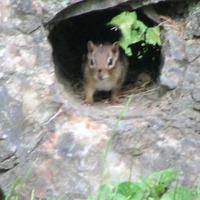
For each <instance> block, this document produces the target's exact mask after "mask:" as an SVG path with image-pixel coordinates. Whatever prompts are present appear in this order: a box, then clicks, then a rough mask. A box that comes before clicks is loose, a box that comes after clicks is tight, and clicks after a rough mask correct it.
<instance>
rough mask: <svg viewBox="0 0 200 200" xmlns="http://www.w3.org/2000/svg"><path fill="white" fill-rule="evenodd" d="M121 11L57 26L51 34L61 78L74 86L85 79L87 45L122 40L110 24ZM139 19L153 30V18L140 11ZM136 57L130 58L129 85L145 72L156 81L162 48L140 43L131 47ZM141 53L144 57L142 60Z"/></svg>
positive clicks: (90, 16) (103, 13)
mask: <svg viewBox="0 0 200 200" xmlns="http://www.w3.org/2000/svg"><path fill="white" fill-rule="evenodd" d="M120 12H121V11H120V10H119V9H109V10H104V11H100V12H91V13H87V14H84V15H80V16H76V17H72V18H69V19H66V20H64V21H62V22H60V23H59V24H57V25H55V26H54V28H53V29H52V30H51V32H50V34H49V40H50V43H51V44H52V47H53V59H54V63H55V68H56V71H57V74H58V75H59V76H62V77H65V79H66V80H68V82H70V83H71V84H72V85H73V84H75V83H77V80H82V78H83V74H82V70H81V65H82V60H83V56H84V55H85V54H86V53H87V42H88V41H89V40H92V41H93V42H94V43H107V42H109V43H113V42H115V41H118V40H119V38H120V37H121V32H120V31H119V30H117V31H116V30H115V29H112V28H111V27H109V26H106V24H107V23H108V22H109V21H110V20H111V19H112V18H113V17H114V16H116V15H117V14H119V13H120ZM137 14H138V19H139V20H141V21H143V22H144V23H145V24H146V25H147V26H149V27H152V26H154V25H156V24H155V22H154V21H152V20H151V19H149V18H148V17H147V16H146V15H145V14H143V12H142V11H141V10H138V11H137ZM131 49H132V52H133V55H132V56H131V57H129V63H130V65H129V71H128V75H127V79H126V83H127V84H128V83H133V84H134V82H135V80H136V79H137V76H138V75H139V74H140V73H142V72H145V73H147V74H148V75H149V76H150V77H151V78H152V80H154V81H156V80H157V78H158V76H159V72H160V69H159V67H160V59H161V47H160V46H153V45H145V46H144V45H143V42H138V43H135V44H132V45H131ZM138 52H140V53H142V54H143V55H144V56H143V58H142V59H138Z"/></svg>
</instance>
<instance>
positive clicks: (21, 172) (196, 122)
mask: <svg viewBox="0 0 200 200" xmlns="http://www.w3.org/2000/svg"><path fill="white" fill-rule="evenodd" d="M58 2H59V3H58ZM77 2H83V1H52V0H51V1H36V0H29V1H27V0H26V1H25V0H24V1H23V0H20V1H15V0H4V1H1V2H0V13H1V18H0V20H1V23H0V30H1V31H0V103H1V106H0V186H1V187H2V188H3V189H4V190H5V191H6V192H8V191H9V189H10V188H11V185H12V184H13V182H14V180H15V178H16V177H17V176H21V177H22V179H23V177H25V176H26V175H27V173H28V170H30V169H32V170H31V173H30V175H29V178H28V180H27V181H26V184H25V186H24V188H23V192H22V193H21V196H22V198H21V199H29V197H30V192H31V190H32V189H35V197H36V198H37V199H42V198H52V197H53V198H56V197H60V196H62V195H64V194H65V195H64V198H63V199H86V198H87V196H88V195H89V194H94V193H95V192H96V190H97V188H98V184H99V183H100V177H101V174H102V170H103V167H104V164H105V160H104V159H105V158H104V154H103V152H104V150H105V149H107V148H108V154H107V159H106V167H105V177H104V181H107V180H112V179H114V180H116V179H117V180H118V179H119V178H120V179H121V180H127V179H128V177H129V176H130V167H131V166H132V162H133V166H132V174H131V177H132V180H135V179H136V178H137V176H138V175H141V174H147V173H150V172H155V171H158V170H162V169H166V168H169V167H173V168H175V169H177V170H180V172H181V173H180V183H182V184H184V185H187V186H189V187H194V186H196V184H197V181H198V178H199V174H200V166H199V163H200V157H199V151H200V74H199V73H200V71H199V65H200V48H199V46H200V41H199V39H198V38H194V36H199V35H198V32H197V31H198V30H197V29H195V30H196V32H195V33H196V34H189V35H190V38H192V40H184V39H183V38H184V35H185V34H184V23H183V22H184V21H181V22H179V21H176V19H175V18H170V17H168V19H169V20H166V23H163V35H164V39H163V65H162V69H161V75H160V79H159V85H157V86H155V88H153V89H152V90H149V91H147V92H141V93H138V94H135V96H134V99H133V102H132V103H131V104H130V106H129V108H128V109H127V110H126V112H125V113H124V114H123V116H122V119H121V120H120V122H119V123H118V125H117V126H116V123H117V119H118V116H119V115H120V112H121V110H122V109H123V107H124V105H123V104H121V105H118V106H110V105H104V104H102V103H97V104H96V105H94V106H93V107H91V108H90V107H83V106H82V105H81V100H80V99H77V98H76V96H75V95H74V94H73V92H72V90H71V88H70V86H66V87H64V86H62V85H61V84H60V83H57V82H56V80H55V75H54V64H53V61H52V55H51V53H52V49H51V46H50V44H49V42H48V40H47V36H48V33H47V30H46V29H45V28H44V27H43V24H44V23H47V22H48V21H49V20H51V19H54V20H55V21H56V20H61V19H62V18H63V17H66V16H70V15H71V14H72V12H73V9H72V8H74V12H75V15H76V14H77V13H78V12H79V11H80V12H83V13H84V12H88V10H87V8H89V6H91V5H90V4H91V2H90V1H87V2H88V4H87V2H85V3H83V4H75V5H74V6H75V7H70V6H69V7H68V9H69V10H68V12H65V11H67V9H65V8H66V7H67V6H68V5H72V4H73V3H77ZM96 2H99V1H96ZM122 2H127V1H102V3H99V4H98V3H95V1H93V4H92V5H93V8H94V10H95V9H96V10H98V9H99V8H101V9H104V8H107V7H112V6H115V5H117V4H118V3H122ZM157 2H159V1H153V0H152V1H135V2H134V1H133V2H132V3H131V4H130V5H131V6H132V7H133V8H137V7H139V6H142V5H147V4H148V3H157ZM78 5H79V6H78ZM80 5H81V6H80ZM195 5H196V4H195V3H192V4H191V5H190V6H189V12H188V14H187V12H186V15H185V17H186V21H187V23H188V24H192V23H193V21H192V19H193V18H192V17H191V14H192V13H193V11H192V9H195V10H196V11H195V12H196V13H197V14H198V13H199V12H198V7H199V5H198V3H197V5H196V6H195ZM72 6H73V5H72ZM103 6H105V7H103ZM75 8H77V10H76V9H75ZM63 9H64V10H63ZM60 11H62V12H61V13H60V14H58V15H56V14H57V13H58V12H60ZM186 11H187V9H186ZM196 19H197V18H196ZM174 27H176V28H174ZM189 27H190V26H189V25H186V30H188V29H190V28H189ZM126 101H127V99H124V103H125V102H126ZM111 137H112V140H111V142H110V138H111ZM108 142H109V143H108ZM108 144H110V145H109V146H108Z"/></svg>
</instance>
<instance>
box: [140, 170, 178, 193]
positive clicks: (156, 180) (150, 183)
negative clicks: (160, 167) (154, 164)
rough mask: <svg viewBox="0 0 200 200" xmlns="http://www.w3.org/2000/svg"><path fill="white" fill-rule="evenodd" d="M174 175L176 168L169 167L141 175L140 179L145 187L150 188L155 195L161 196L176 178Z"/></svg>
mask: <svg viewBox="0 0 200 200" xmlns="http://www.w3.org/2000/svg"><path fill="white" fill-rule="evenodd" d="M174 176H175V171H174V169H167V170H164V171H160V172H156V173H152V174H150V175H147V176H141V177H140V179H141V180H142V183H143V184H144V187H146V188H148V189H149V190H150V192H151V193H153V195H156V196H159V195H160V194H161V193H162V192H163V191H164V190H165V189H166V188H167V187H168V186H169V184H170V183H171V182H172V181H173V180H174Z"/></svg>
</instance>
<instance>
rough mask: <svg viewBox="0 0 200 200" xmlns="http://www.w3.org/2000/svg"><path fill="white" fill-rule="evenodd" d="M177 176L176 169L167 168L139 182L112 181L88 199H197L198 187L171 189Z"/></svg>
mask: <svg viewBox="0 0 200 200" xmlns="http://www.w3.org/2000/svg"><path fill="white" fill-rule="evenodd" d="M174 178H175V171H174V170H173V169H167V170H163V171H160V172H156V173H152V174H150V175H148V176H141V177H140V181H139V182H130V181H128V182H114V181H111V182H109V183H107V184H104V185H102V186H101V187H100V190H99V193H98V195H97V196H95V197H94V196H90V197H88V199H87V200H195V199H197V197H198V189H197V190H195V189H189V188H186V187H181V186H175V187H173V188H171V189H169V186H170V184H171V183H172V181H173V180H174Z"/></svg>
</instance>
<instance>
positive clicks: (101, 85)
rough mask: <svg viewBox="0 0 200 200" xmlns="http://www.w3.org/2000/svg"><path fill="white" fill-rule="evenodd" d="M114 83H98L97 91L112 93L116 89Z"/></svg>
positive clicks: (102, 81) (109, 81)
mask: <svg viewBox="0 0 200 200" xmlns="http://www.w3.org/2000/svg"><path fill="white" fill-rule="evenodd" d="M114 85H115V84H114V82H113V81H112V80H111V79H105V80H98V81H96V87H95V88H96V90H98V91H110V90H112V89H113V87H114Z"/></svg>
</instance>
